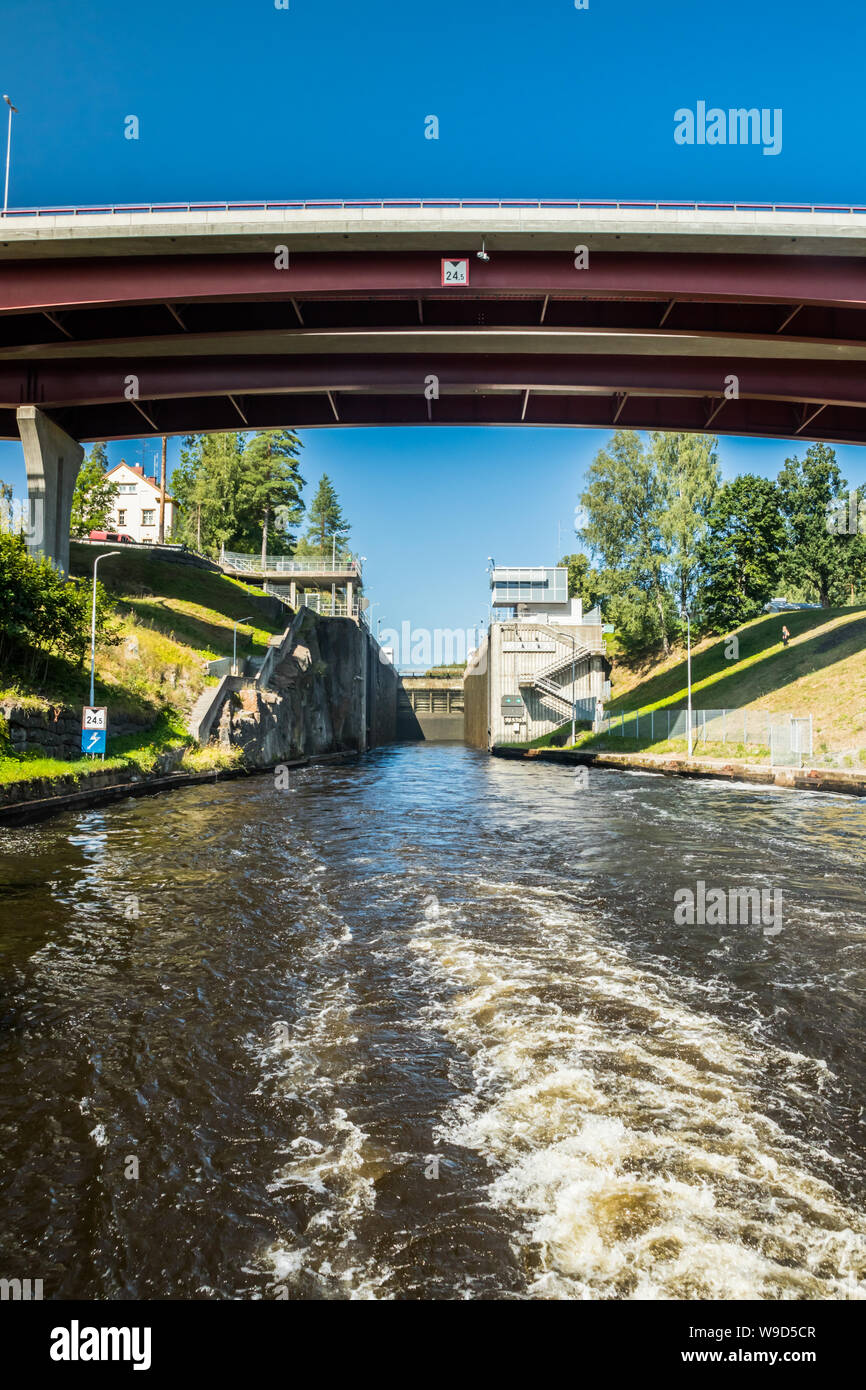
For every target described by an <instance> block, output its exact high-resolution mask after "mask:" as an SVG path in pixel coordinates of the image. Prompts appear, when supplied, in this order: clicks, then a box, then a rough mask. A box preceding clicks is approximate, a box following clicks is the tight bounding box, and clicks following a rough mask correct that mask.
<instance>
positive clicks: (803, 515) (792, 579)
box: [778, 444, 860, 608]
mask: <svg viewBox="0 0 866 1390" xmlns="http://www.w3.org/2000/svg"><path fill="white" fill-rule="evenodd" d="M778 486H779V503H780V507H781V512H782V516H783V518H784V522H785V532H786V545H785V553H784V565H783V578H784V579H785V581H786V582H787V583H789V584H791V585H795V586H802V587H803V589H804V590H805V591H806V592H811V593H812V594H814V595H815V596H816V597H817V600H818V603H819V604H820V605H821V607H822V608H826V607H827V606H828V605H829V604H830V603H834V602H835V603H844V601H845V597H846V594H847V593H848V591H849V587H850V578H851V570H852V562H855V561H856V557H857V555H858V552H859V550H860V547H856V546H854V545H853V542H854V541H855V540H856V533H855V534H853V535H852V534H851V533H845V532H842V533H839V532H837V531H835V530H834V529H833V527H832V525H831V524H830V515H831V513H832V510H833V508H834V505H837V504H839V505H841V506H842V507H843V508H844V507H845V506H846V505H847V500H848V493H847V483H846V482H845V479H844V478H843V477H842V474H841V472H840V470H839V466H838V464H837V463H836V453H835V450H834V449H831V448H830V446H829V445H828V444H812V445H810V446H809V448H808V449H807V450H806V456H805V458H804V459H803V460H802V461H801V460H800V459H798V458H789V459H786V460H785V466H784V468H783V469H782V471H781V472H780V474H779V479H778Z"/></svg>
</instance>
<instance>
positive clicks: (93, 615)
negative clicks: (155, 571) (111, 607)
mask: <svg viewBox="0 0 866 1390" xmlns="http://www.w3.org/2000/svg"><path fill="white" fill-rule="evenodd" d="M119 554H120V551H119V550H103V552H102V554H101V555H97V557H96V559H95V560H94V562H93V604H92V606H91V610H90V703H91V705H92V704H93V703H94V689H95V683H96V566H97V565H98V564H99V562H100V560H107V559H108V557H109V556H110V555H119Z"/></svg>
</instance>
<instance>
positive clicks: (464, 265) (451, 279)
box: [442, 259, 469, 285]
mask: <svg viewBox="0 0 866 1390" xmlns="http://www.w3.org/2000/svg"><path fill="white" fill-rule="evenodd" d="M442 284H443V285H468V284H469V261H468V260H462V259H461V260H458V261H446V260H443V261H442Z"/></svg>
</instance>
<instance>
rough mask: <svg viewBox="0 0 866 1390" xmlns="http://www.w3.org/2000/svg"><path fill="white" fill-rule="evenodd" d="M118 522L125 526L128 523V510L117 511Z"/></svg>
mask: <svg viewBox="0 0 866 1390" xmlns="http://www.w3.org/2000/svg"><path fill="white" fill-rule="evenodd" d="M117 524H118V526H125V525H126V512H125V511H119V512H118V513H117Z"/></svg>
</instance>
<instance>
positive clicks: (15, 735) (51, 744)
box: [0, 701, 153, 758]
mask: <svg viewBox="0 0 866 1390" xmlns="http://www.w3.org/2000/svg"><path fill="white" fill-rule="evenodd" d="M109 718H110V724H109V730H108V732H109V737H111V738H116V737H119V736H121V735H123V734H138V733H141V731H142V730H143V729H147V728H148V727H149V726H150V724H151V723H152V722H153V721H152V720H133V719H126V718H123V717H122V716H121V715H111V714H109ZM0 720H2V724H0V735H5V737H6V738H8V740H9V742H10V744H11V745H12V750H13V752H14V753H39V752H41V753H43V754H44V755H45V756H46V757H48V758H77V757H80V755H81V706H80V705H75V706H73V705H52V706H51V708H50V709H47V710H43V709H29V708H27V706H25V705H16V704H14V703H12V702H11V701H5V702H3V703H2V704H0Z"/></svg>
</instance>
